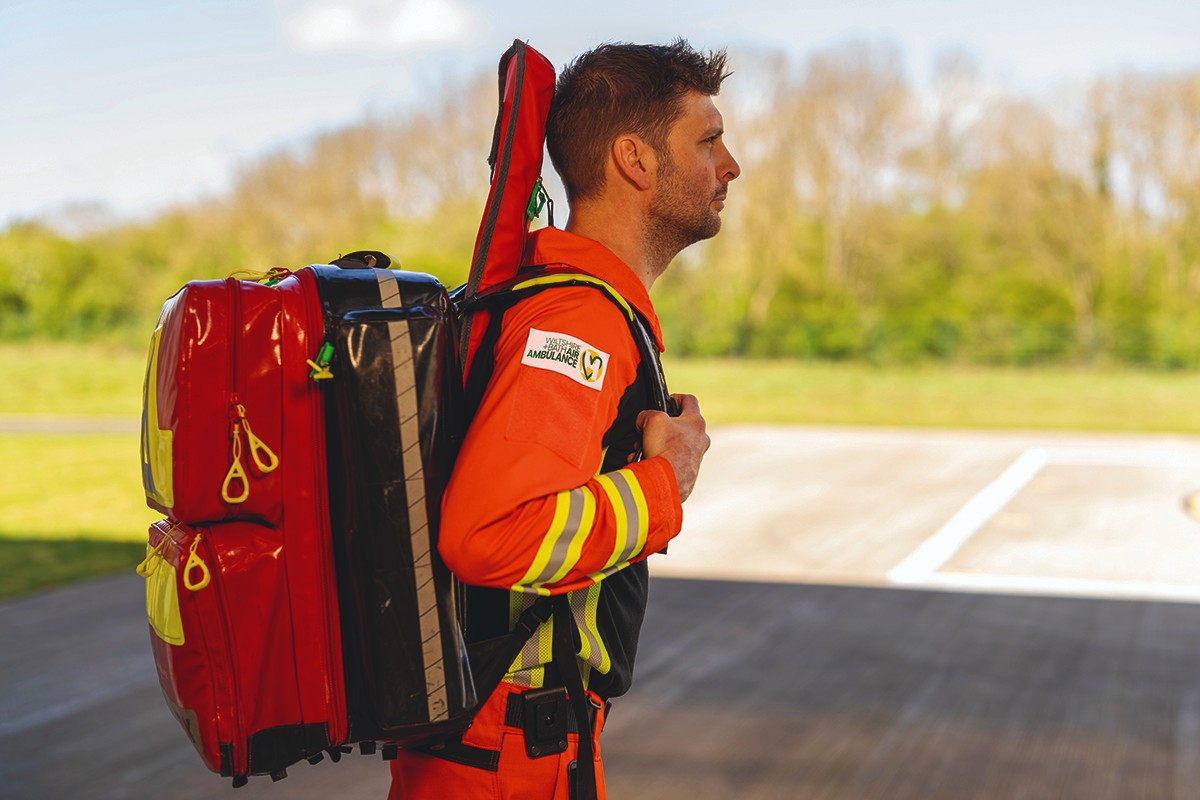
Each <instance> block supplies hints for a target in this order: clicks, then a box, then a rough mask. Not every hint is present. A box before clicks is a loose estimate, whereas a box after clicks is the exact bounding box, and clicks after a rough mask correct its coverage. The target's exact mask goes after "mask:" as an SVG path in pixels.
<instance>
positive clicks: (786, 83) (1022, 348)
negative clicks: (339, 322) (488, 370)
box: [0, 43, 1200, 369]
mask: <svg viewBox="0 0 1200 800" xmlns="http://www.w3.org/2000/svg"><path fill="white" fill-rule="evenodd" d="M733 63H734V65H735V67H736V74H735V75H734V77H732V78H731V79H730V80H729V81H728V82H727V83H726V89H725V92H724V93H723V95H722V97H721V98H720V99H719V100H718V104H719V105H720V107H721V108H722V111H723V112H724V115H725V118H726V127H727V129H728V135H727V138H728V140H729V144H730V147H731V149H732V150H733V151H734V153H735V155H736V156H737V157H738V158H739V160H740V162H741V165H742V176H741V177H740V178H739V179H738V180H737V181H736V182H735V183H734V184H733V185H732V187H731V193H730V201H729V203H728V206H727V208H726V211H725V212H724V218H725V228H724V232H723V233H722V235H721V236H719V237H717V238H716V239H714V240H712V241H710V242H707V243H705V244H703V245H701V246H698V247H695V248H692V249H690V250H689V251H685V253H684V254H683V255H682V256H681V257H680V259H679V260H678V262H677V264H676V266H675V267H674V268H673V269H672V270H670V271H668V272H667V274H666V275H665V276H664V277H663V278H662V279H661V280H660V281H659V284H658V285H657V286H656V290H655V292H656V302H657V304H658V308H659V311H660V313H661V316H662V318H663V323H664V327H665V329H666V334H667V339H668V341H669V342H670V343H671V349H672V351H673V352H674V353H675V354H676V355H684V356H733V357H742V356H746V357H791V358H803V359H821V360H839V361H863V362H872V363H881V364H893V363H894V364H910V363H922V362H943V363H956V364H980V365H1018V366H1025V365H1035V364H1071V365H1085V366H1090V365H1104V366H1112V365H1136V366H1140V367H1152V368H1162V369H1182V368H1194V367H1197V366H1200V303H1198V302H1197V301H1198V300H1200V71H1188V72H1182V73H1153V74H1147V73H1132V72H1127V73H1121V74H1114V75H1106V76H1100V77H1096V78H1095V79H1094V80H1092V81H1091V82H1090V83H1088V84H1086V85H1075V86H1070V87H1065V88H1063V89H1061V90H1059V91H1058V92H1056V93H1055V94H1054V95H1052V96H1050V97H1047V98H1041V99H1036V100H1035V99H1031V98H1028V97H1022V96H1017V95H1015V94H1013V93H1011V92H1009V91H1007V90H1004V89H1002V88H998V87H997V86H995V85H994V84H991V83H989V82H988V81H987V80H985V79H984V78H983V77H982V76H981V74H980V70H979V67H978V65H977V64H976V63H975V62H974V61H973V59H972V57H971V56H970V55H969V54H966V53H963V52H948V53H945V54H943V56H942V57H941V58H940V59H939V60H938V63H937V65H936V68H935V76H934V80H933V81H932V83H931V86H930V88H929V89H928V90H925V89H922V90H921V91H918V90H917V89H916V88H915V87H914V86H913V85H912V83H911V82H910V81H909V80H908V79H907V78H906V77H905V76H904V71H903V69H902V67H901V58H900V54H899V53H898V51H896V50H895V49H894V48H892V47H890V46H888V45H886V44H861V43H856V44H848V45H842V46H839V47H837V48H835V49H831V50H827V51H823V52H818V53H815V54H813V55H811V56H810V57H809V58H807V59H806V60H804V61H803V62H797V61H791V60H788V59H787V58H785V57H782V56H779V55H771V54H759V55H753V54H751V55H740V56H738V57H737V58H735V59H734V62H733ZM495 102H496V100H495V77H494V76H492V75H483V76H480V77H479V78H478V79H477V80H475V81H473V82H471V83H469V84H466V85H457V86H448V87H446V90H445V91H444V92H443V93H442V94H441V96H440V98H439V99H438V101H437V102H434V103H432V104H430V105H428V106H426V107H424V108H421V109H417V110H406V111H403V112H396V113H394V114H392V115H390V116H388V115H376V116H373V117H371V118H368V119H365V120H363V121H361V122H359V123H357V124H354V125H351V126H349V127H344V128H340V129H336V130H329V131H327V132H325V133H323V134H321V135H319V136H316V137H315V138H313V139H310V140H308V141H307V142H305V143H304V144H302V145H299V146H295V147H291V148H287V149H284V150H280V151H277V152H275V153H274V154H272V155H270V156H268V157H266V158H264V159H262V160H260V161H258V162H255V163H250V164H247V165H245V166H244V167H243V168H242V170H241V172H240V174H239V176H238V178H237V180H236V182H235V186H234V188H233V189H232V191H230V192H229V193H228V194H227V195H225V196H220V197H212V198H209V199H206V200H203V201H198V202H194V203H191V204H189V205H186V206H182V207H177V208H174V209H171V210H169V211H167V212H164V213H161V214H160V215H158V216H155V217H153V218H150V219H145V220H140V221H137V222H121V223H115V222H113V221H111V219H109V218H108V217H107V216H106V214H105V213H104V212H103V209H98V208H93V207H88V206H80V207H76V208H73V209H69V210H67V211H64V212H63V213H60V214H58V215H56V217H55V218H52V219H42V220H28V221H23V222H19V223H15V224H12V225H10V226H9V227H8V228H7V229H4V230H3V231H0V340H6V341H10V342H11V341H23V340H31V339H32V340H75V341H78V340H94V339H99V340H102V341H109V342H112V343H114V344H136V345H137V346H139V347H140V346H141V345H142V344H143V343H144V341H145V339H146V337H147V336H148V334H149V331H150V328H151V327H152V325H153V320H154V317H155V316H156V314H157V312H158V309H159V307H160V305H161V303H162V301H163V299H165V298H166V297H167V296H169V295H170V294H171V293H173V292H174V291H175V290H176V289H178V288H179V286H181V285H182V284H183V283H184V282H186V281H188V280H191V279H196V278H219V277H224V276H225V275H226V274H227V273H228V272H230V271H231V270H234V269H237V268H254V269H266V268H267V267H270V266H274V265H282V266H288V267H293V268H294V267H298V266H302V265H304V264H307V263H311V262H314V261H318V262H319V261H325V260H330V259H332V258H333V257H334V256H336V255H337V254H339V253H342V252H347V251H350V250H355V249H359V248H372V249H382V250H385V251H388V252H389V253H391V254H392V255H393V256H394V257H396V258H398V259H399V261H400V262H401V264H402V265H403V266H404V267H405V268H408V269H415V270H419V271H424V272H430V273H433V274H435V275H437V276H438V277H440V278H442V280H443V281H445V282H446V283H448V284H455V283H457V282H460V281H461V280H463V279H464V278H465V274H466V268H467V265H468V263H469V260H470V253H471V249H472V246H473V243H474V237H475V230H476V226H477V225H478V220H479V214H480V211H481V209H482V206H483V199H484V197H485V196H486V179H487V173H486V168H485V167H484V166H483V156H484V155H486V153H487V151H488V148H489V144H490V138H491V133H492V126H493V123H494V119H495V116H494V115H495ZM546 172H547V173H549V172H550V168H549V166H548V165H547V167H546ZM556 196H557V197H560V198H561V197H562V193H561V191H559V192H557V193H556ZM559 216H560V219H559V220H558V221H557V222H558V224H559V225H562V224H563V223H564V222H565V219H564V218H565V209H563V208H561V207H560V211H559Z"/></svg>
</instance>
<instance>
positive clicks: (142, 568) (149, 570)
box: [135, 536, 169, 578]
mask: <svg viewBox="0 0 1200 800" xmlns="http://www.w3.org/2000/svg"><path fill="white" fill-rule="evenodd" d="M168 541H169V540H168V539H167V537H166V536H164V537H163V538H162V541H161V542H159V543H158V545H156V546H155V548H154V549H153V550H151V551H150V552H149V553H147V554H146V557H145V558H143V559H142V563H140V564H138V565H137V569H136V570H135V572H137V574H138V575H141V576H142V577H143V578H149V577H150V576H151V575H153V574H154V570H156V569H158V565H159V564H161V563H162V559H161V558H159V559H158V560H157V561H155V562H154V566H150V562H151V560H153V559H154V557H155V556H158V555H160V554H161V553H162V550H163V548H164V547H166V546H167V542H168Z"/></svg>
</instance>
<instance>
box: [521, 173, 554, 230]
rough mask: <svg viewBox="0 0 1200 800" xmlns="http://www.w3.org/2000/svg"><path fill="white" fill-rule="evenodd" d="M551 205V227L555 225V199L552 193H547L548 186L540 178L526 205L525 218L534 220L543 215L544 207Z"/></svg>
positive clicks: (530, 220) (534, 185)
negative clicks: (551, 196) (551, 195)
mask: <svg viewBox="0 0 1200 800" xmlns="http://www.w3.org/2000/svg"><path fill="white" fill-rule="evenodd" d="M547 206H549V208H550V211H549V223H550V227H552V228H553V227H554V201H553V200H552V199H551V198H550V195H549V194H547V193H546V187H545V186H544V185H543V184H542V179H541V178H538V179H537V182H536V183H534V184H533V193H532V194H530V195H529V204H528V205H527V206H525V219H526V220H528V221H529V222H533V221H534V220H535V219H537V218H538V216H540V215H541V213H542V209H543V208H546V207H547Z"/></svg>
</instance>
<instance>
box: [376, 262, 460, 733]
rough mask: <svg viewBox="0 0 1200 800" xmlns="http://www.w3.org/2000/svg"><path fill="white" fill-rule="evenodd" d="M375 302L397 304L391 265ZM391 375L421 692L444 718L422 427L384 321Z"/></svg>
mask: <svg viewBox="0 0 1200 800" xmlns="http://www.w3.org/2000/svg"><path fill="white" fill-rule="evenodd" d="M375 279H376V281H377V282H378V283H379V305H380V307H382V308H401V307H402V302H401V297H400V284H399V283H398V282H397V281H396V278H395V276H394V275H392V272H391V270H386V269H376V270H375ZM387 326H388V337H389V338H390V339H391V346H392V374H393V378H394V381H395V387H396V410H397V413H398V416H399V419H400V446H401V447H403V448H404V478H405V486H404V489H405V496H406V497H407V498H408V530H409V535H410V537H411V540H412V554H413V582H414V584H415V585H416V587H417V614H418V619H419V623H420V629H421V655H422V658H423V660H424V663H425V694H426V697H427V698H428V701H429V721H430V722H437V721H439V720H443V719H448V718H449V716H450V709H449V705H448V703H447V700H446V672H445V665H444V664H443V663H442V631H441V620H440V619H439V617H438V603H437V588H436V587H435V585H434V582H433V554H432V552H431V549H430V547H431V543H430V537H429V518H428V516H427V515H426V513H425V465H424V464H423V463H422V461H421V429H420V423H419V421H418V419H417V381H416V374H415V370H414V367H413V360H412V343H411V340H410V338H409V335H408V323H407V322H405V321H397V322H389V323H388V324H387Z"/></svg>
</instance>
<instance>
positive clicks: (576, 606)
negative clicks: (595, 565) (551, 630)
mask: <svg viewBox="0 0 1200 800" xmlns="http://www.w3.org/2000/svg"><path fill="white" fill-rule="evenodd" d="M593 590H595V593H596V594H597V595H599V594H600V585H599V584H596V585H593V586H590V587H588V588H587V589H580V590H579V591H576V592H571V593H569V594H568V595H567V597H568V598H570V601H571V616H572V617H574V619H575V627H576V628H578V629H579V633H580V635H581V636H582V637H583V638H584V639H586V640H587V645H588V657H587V662H588V663H589V664H591V666H592V667H594V668H595V669H600V668H601V665H602V664H603V658H604V645H603V644H601V643H600V636H599V633H598V631H595V630H593V629H592V626H591V625H589V624H588V601H589V600H591V601H592V602H593V603H594V602H596V600H595V599H594V598H592V597H591V594H592V591H593Z"/></svg>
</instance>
